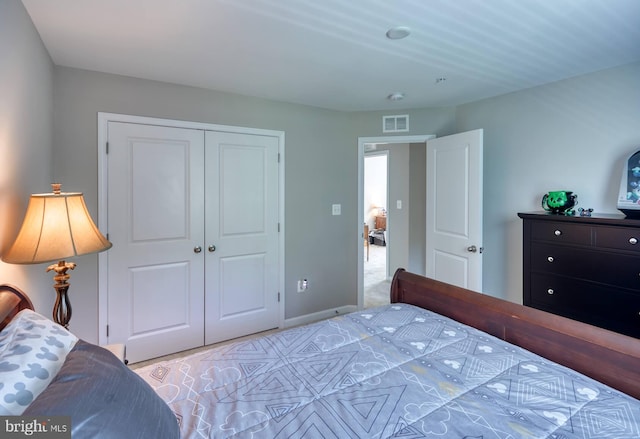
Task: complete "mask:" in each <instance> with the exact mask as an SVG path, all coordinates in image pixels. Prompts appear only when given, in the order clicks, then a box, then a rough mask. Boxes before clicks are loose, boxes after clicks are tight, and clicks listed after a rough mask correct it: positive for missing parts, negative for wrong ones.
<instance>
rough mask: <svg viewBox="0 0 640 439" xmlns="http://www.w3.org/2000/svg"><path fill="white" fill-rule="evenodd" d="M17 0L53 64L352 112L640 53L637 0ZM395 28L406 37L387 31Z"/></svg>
mask: <svg viewBox="0 0 640 439" xmlns="http://www.w3.org/2000/svg"><path fill="white" fill-rule="evenodd" d="M22 1H23V3H24V5H25V7H26V9H27V11H28V13H29V15H30V16H31V18H32V20H33V22H34V23H35V26H36V28H37V29H38V31H39V33H40V35H41V37H42V40H43V41H44V44H45V46H46V47H47V49H48V51H49V53H50V54H51V57H52V59H53V62H54V63H55V64H57V65H61V66H69V67H77V68H81V69H88V70H96V71H101V72H108V73H115V74H120V75H127V76H133V77H139V78H148V79H154V80H159V81H166V82H172V83H177V84H185V85H192V86H197V87H204V88H210V89H215V90H221V91H228V92H233V93H240V94H244V95H249V96H257V97H263V98H268V99H275V100H279V101H285V102H292V103H298V104H306V105H312V106H317V107H323V108H329V109H335V110H345V111H357V110H363V111H364V110H387V109H394V110H395V109H405V108H425V107H437V106H451V105H458V104H462V103H465V102H472V101H475V100H478V99H482V98H486V97H490V96H496V95H500V94H504V93H508V92H511V91H515V90H520V89H524V88H529V87H533V86H536V85H540V84H545V83H549V82H553V81H558V80H561V79H564V78H569V77H572V76H577V75H581V74H584V73H589V72H593V71H597V70H602V69H606V68H609V67H614V66H618V65H623V64H628V63H631V62H635V61H640V0H22ZM398 25H402V26H408V27H409V28H411V30H412V33H411V35H410V36H409V37H407V38H405V39H402V40H389V39H387V38H386V37H385V33H386V31H387V30H388V29H389V28H390V27H393V26H398ZM438 78H446V80H445V81H440V82H439V83H438V82H437V79H438ZM393 92H403V93H405V94H406V97H405V99H404V100H402V101H397V102H391V101H389V100H387V99H386V97H387V95H389V94H390V93H393Z"/></svg>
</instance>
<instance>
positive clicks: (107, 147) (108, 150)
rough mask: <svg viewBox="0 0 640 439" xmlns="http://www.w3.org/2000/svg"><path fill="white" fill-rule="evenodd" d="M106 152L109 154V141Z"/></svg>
mask: <svg viewBox="0 0 640 439" xmlns="http://www.w3.org/2000/svg"><path fill="white" fill-rule="evenodd" d="M106 151H107V154H109V142H107V150H106Z"/></svg>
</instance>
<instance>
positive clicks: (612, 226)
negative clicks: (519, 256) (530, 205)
mask: <svg viewBox="0 0 640 439" xmlns="http://www.w3.org/2000/svg"><path fill="white" fill-rule="evenodd" d="M518 216H519V217H520V218H522V220H523V232H524V233H523V238H524V242H523V251H524V254H523V265H524V272H523V281H524V288H523V294H524V297H523V303H524V304H525V305H527V306H531V307H533V308H538V309H542V310H544V311H549V312H552V313H555V314H559V315H562V316H565V317H569V318H572V319H575V320H580V321H583V322H586V323H590V324H592V325H596V326H600V327H603V328H607V329H610V330H613V331H616V332H620V333H623V334H627V335H631V336H633V337H636V338H640V220H633V219H627V218H625V217H624V216H623V215H615V214H610V215H607V214H601V215H595V214H594V215H593V216H592V217H581V216H565V215H554V214H548V213H546V212H539V213H519V214H518Z"/></svg>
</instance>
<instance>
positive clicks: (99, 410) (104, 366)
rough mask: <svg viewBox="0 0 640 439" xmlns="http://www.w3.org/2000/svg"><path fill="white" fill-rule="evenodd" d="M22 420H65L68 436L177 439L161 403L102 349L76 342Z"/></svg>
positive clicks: (170, 416) (173, 422)
mask: <svg viewBox="0 0 640 439" xmlns="http://www.w3.org/2000/svg"><path fill="white" fill-rule="evenodd" d="M23 415H24V416H71V436H72V437H73V439H82V438H87V439H89V438H91V439H95V438H103V439H109V438H113V439H123V438H158V439H163V438H167V439H169V438H179V437H180V431H179V428H178V423H177V420H176V417H175V415H174V414H173V412H172V411H171V409H170V408H169V406H167V404H166V403H165V402H164V401H163V400H162V399H161V398H160V397H159V396H158V395H157V394H156V393H155V392H154V391H153V389H152V388H151V387H150V386H149V385H148V384H147V383H145V382H144V381H143V380H142V378H140V377H139V376H138V375H136V374H135V373H134V372H132V371H131V370H129V369H128V368H127V366H125V365H124V364H123V363H122V362H121V361H119V360H118V359H117V358H116V357H115V356H114V355H113V354H111V353H110V352H109V351H107V350H106V349H103V348H101V347H99V346H96V345H93V344H90V343H87V342H85V341H83V340H79V341H78V343H77V344H76V346H75V347H74V348H73V349H72V350H71V352H69V355H67V359H66V361H65V362H64V364H63V365H62V368H61V369H60V372H58V374H57V375H56V377H55V378H54V379H53V381H52V382H51V384H49V386H48V387H47V388H46V389H45V390H44V391H43V392H42V393H41V394H40V395H39V396H38V397H37V398H36V399H35V400H34V401H33V403H31V405H30V406H29V407H27V409H26V410H25V411H24V413H23Z"/></svg>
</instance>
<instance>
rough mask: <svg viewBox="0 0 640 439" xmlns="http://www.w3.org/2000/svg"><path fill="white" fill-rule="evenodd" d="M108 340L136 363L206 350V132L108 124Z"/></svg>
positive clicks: (116, 123) (118, 123)
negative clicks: (195, 349) (198, 249)
mask: <svg viewBox="0 0 640 439" xmlns="http://www.w3.org/2000/svg"><path fill="white" fill-rule="evenodd" d="M108 141H109V153H108V158H107V160H108V163H109V174H108V209H107V211H108V232H109V239H110V240H111V242H112V243H113V248H111V250H110V251H109V252H107V254H108V324H109V328H110V333H109V336H108V337H109V338H108V339H109V342H112V343H113V342H120V343H126V346H127V357H128V359H129V361H131V362H136V361H141V360H145V359H148V358H153V357H157V356H161V355H165V354H169V353H172V352H177V351H182V350H185V349H189V348H193V347H196V346H202V344H203V338H204V337H203V334H204V313H203V308H204V294H203V291H204V277H203V274H202V273H203V270H204V252H202V253H199V254H198V253H195V252H194V248H196V247H199V246H200V247H201V246H203V244H204V227H203V217H204V186H203V181H204V134H203V131H202V130H195V129H184V128H173V127H163V126H153V125H141V124H135V123H121V122H109V124H108Z"/></svg>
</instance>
